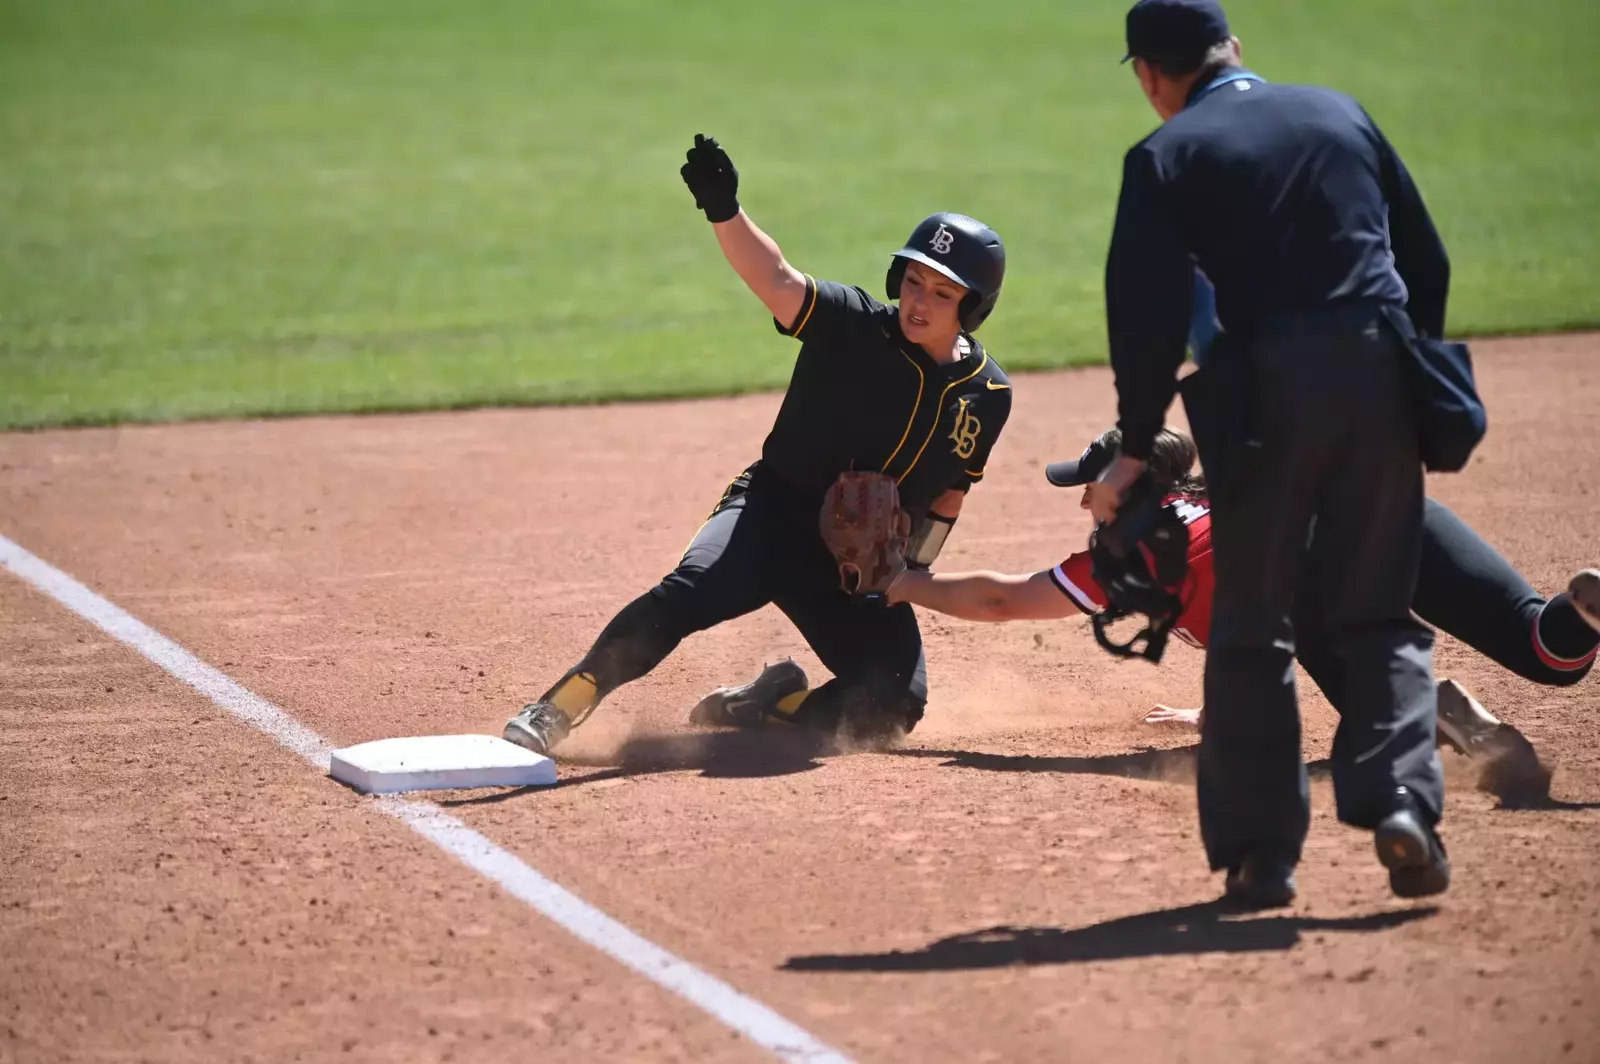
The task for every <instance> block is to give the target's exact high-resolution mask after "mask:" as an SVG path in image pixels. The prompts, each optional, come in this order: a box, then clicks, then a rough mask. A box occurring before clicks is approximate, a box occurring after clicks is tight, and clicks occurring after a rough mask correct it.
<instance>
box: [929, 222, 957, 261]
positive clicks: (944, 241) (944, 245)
mask: <svg viewBox="0 0 1600 1064" xmlns="http://www.w3.org/2000/svg"><path fill="white" fill-rule="evenodd" d="M955 242H956V235H955V234H954V233H952V232H951V231H950V230H949V229H946V228H945V227H944V225H943V223H941V224H940V226H939V228H938V229H937V230H935V231H934V234H933V239H932V240H930V241H928V246H929V247H931V248H933V253H934V254H935V255H948V254H949V253H950V248H951V247H953V246H954V245H955Z"/></svg>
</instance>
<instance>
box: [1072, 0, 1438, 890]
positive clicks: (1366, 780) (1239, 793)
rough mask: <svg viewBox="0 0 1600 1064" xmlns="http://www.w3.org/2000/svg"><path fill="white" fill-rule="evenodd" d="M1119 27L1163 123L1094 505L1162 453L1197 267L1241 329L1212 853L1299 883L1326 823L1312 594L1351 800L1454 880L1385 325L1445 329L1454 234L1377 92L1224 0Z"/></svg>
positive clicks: (1222, 587) (1160, 11)
mask: <svg viewBox="0 0 1600 1064" xmlns="http://www.w3.org/2000/svg"><path fill="white" fill-rule="evenodd" d="M1127 42H1128V56H1127V58H1128V59H1132V60H1133V69H1134V72H1135V74H1137V76H1138V78H1139V85H1140V87H1141V88H1142V89H1143V90H1144V93H1145V96H1146V97H1148V99H1149V100H1150V103H1151V105H1152V106H1153V107H1154V108H1155V110H1156V113H1157V114H1159V115H1160V116H1161V118H1162V121H1163V124H1162V126H1161V127H1160V128H1159V129H1157V130H1156V131H1155V132H1154V133H1152V134H1150V136H1148V137H1146V138H1145V139H1144V140H1143V141H1141V142H1140V143H1139V144H1137V145H1135V146H1134V147H1133V149H1132V150H1130V151H1129V152H1128V154H1127V156H1126V158H1125V160H1124V164H1123V175H1122V192H1121V199H1120V202H1119V204H1118V206H1117V217H1116V226H1115V230H1114V232H1113V235H1112V239H1111V248H1110V251H1109V254H1108V256H1107V262H1106V316H1107V326H1108V332H1109V340H1110V347H1111V363H1112V367H1113V369H1114V370H1115V373H1116V384H1117V397H1118V404H1119V405H1118V412H1119V426H1120V428H1121V429H1122V453H1121V455H1120V456H1119V458H1118V459H1117V460H1116V461H1115V462H1114V463H1113V465H1112V466H1111V467H1110V468H1108V470H1107V471H1106V472H1105V474H1103V476H1102V478H1101V483H1100V484H1099V485H1098V486H1097V488H1096V490H1095V492H1094V493H1093V497H1092V500H1091V507H1092V508H1093V509H1094V510H1095V513H1096V516H1097V517H1098V518H1100V519H1101V520H1106V519H1108V518H1110V517H1111V516H1113V515H1114V514H1115V509H1116V505H1117V503H1118V502H1119V501H1120V499H1121V497H1122V492H1123V491H1125V490H1126V489H1127V487H1128V486H1129V485H1131V484H1132V482H1133V481H1134V480H1135V479H1136V478H1137V477H1138V475H1139V474H1140V473H1141V472H1142V470H1143V469H1144V465H1145V461H1146V459H1147V458H1148V457H1149V454H1150V446H1151V441H1152V439H1153V438H1154V436H1155V434H1156V432H1157V430H1158V429H1159V428H1160V427H1161V425H1162V421H1163V419H1164V417H1165V413H1166V409H1167V407H1168V405H1169V404H1170V403H1171V401H1172V397H1173V394H1174V391H1175V390H1176V388H1177V371H1178V368H1179V366H1180V365H1181V363H1182V362H1183V358H1184V349H1185V342H1186V337H1187V333H1188V329H1189V322H1190V311H1191V305H1192V300H1193V293H1194V290H1195V285H1194V272H1195V270H1196V269H1197V268H1198V269H1199V270H1200V271H1201V272H1202V273H1203V274H1204V275H1205V277H1206V278H1208V279H1209V280H1210V282H1211V284H1212V285H1213V286H1215V289H1216V300H1217V317H1218V319H1219V321H1220V323H1221V326H1222V329H1223V333H1222V336H1221V337H1220V338H1219V340H1218V342H1217V343H1216V345H1215V346H1214V347H1213V348H1212V350H1211V353H1210V356H1209V358H1208V362H1207V365H1206V367H1205V369H1203V370H1202V371H1200V372H1199V373H1198V374H1196V375H1194V376H1192V377H1190V378H1187V379H1186V380H1185V382H1184V385H1183V393H1184V402H1185V406H1186V408H1187V409H1188V413H1189V419H1190V422H1191V425H1192V426H1193V427H1194V429H1195V435H1196V439H1197V442H1198V443H1199V445H1200V452H1201V459H1202V461H1203V462H1204V464H1205V467H1206V473H1207V478H1208V480H1209V481H1210V482H1211V485H1212V504H1213V523H1212V537H1213V546H1214V550H1215V563H1216V581H1217V585H1216V601H1215V606H1214V611H1213V623H1212V630H1211V642H1210V644H1209V648H1208V650H1207V653H1206V671H1205V705H1206V717H1205V723H1204V726H1203V728H1202V731H1201V736H1200V757H1199V807H1200V824H1201V835H1202V837H1203V838H1204V841H1205V847H1206V854H1207V857H1208V858H1209V859H1210V862H1211V867H1212V869H1213V870H1224V869H1225V870H1226V871H1227V886H1226V890H1227V896H1228V897H1229V899H1231V900H1233V901H1236V902H1239V903H1242V904H1245V905H1249V906H1260V907H1267V906H1277V905H1286V904H1289V903H1290V902H1291V901H1292V900H1293V899H1294V896H1295V884H1294V869H1295V866H1296V864H1297V863H1298V862H1299V860H1300V854H1301V847H1302V844H1303V842H1304V840H1305V836H1306V831H1307V829H1308V827H1309V823H1310V801H1309V791H1308V787H1307V782H1306V773H1305V767H1304V764H1303V762H1302V757H1301V750H1300V719H1299V710H1298V706H1297V704H1296V696H1295V684H1294V668H1293V662H1294V654H1295V642H1294V640H1295V632H1294V628H1293V625H1292V624H1291V622H1290V616H1291V613H1292V611H1293V610H1294V609H1295V607H1296V603H1297V596H1299V597H1300V599H1299V601H1300V604H1301V605H1302V606H1305V605H1308V604H1314V606H1315V609H1316V610H1317V616H1319V617H1320V618H1321V620H1322V622H1323V623H1322V624H1321V626H1320V627H1321V632H1320V633H1319V635H1318V637H1317V638H1318V640H1319V646H1318V647H1317V649H1318V650H1320V651H1321V652H1322V653H1323V655H1324V656H1326V657H1327V658H1328V659H1329V660H1331V661H1332V662H1334V663H1335V668H1336V669H1337V670H1338V675H1337V683H1334V684H1331V685H1329V686H1330V687H1332V688H1333V689H1335V690H1337V691H1339V692H1340V694H1339V698H1338V704H1337V705H1336V706H1335V708H1336V709H1337V710H1338V711H1339V714H1340V723H1339V729H1338V733H1337V734H1336V736H1335V738H1334V745H1333V782H1334V791H1335V794H1336V797H1337V804H1338V814H1339V818H1340V819H1341V820H1343V821H1344V822H1345V823H1347V824H1350V825H1353V826H1355V827H1360V828H1365V829H1369V830H1372V831H1374V832H1375V836H1376V848H1377V854H1378V859H1379V860H1380V861H1381V862H1382V863H1383V865H1384V866H1385V867H1386V868H1387V869H1388V870H1389V883H1390V887H1391V889H1392V890H1393V891H1394V892H1395V893H1396V894H1398V895H1400V896H1402V897H1420V896H1423V895H1429V894H1437V893H1440V892H1442V891H1444V890H1445V889H1446V888H1447V887H1448V886H1449V882H1450V865H1449V862H1448V860H1447V858H1446V856H1445V851H1444V847H1443V845H1442V844H1441V842H1440V841H1439V837H1438V834H1437V832H1436V830H1435V825H1436V824H1437V823H1438V821H1439V818H1440V814H1441V811H1442V809H1443V798H1444V782H1443V778H1442V774H1441V769H1440V764H1439V760H1438V755H1437V753H1436V752H1435V746H1434V727H1435V719H1434V717H1435V708H1436V700H1435V693H1434V685H1433V678H1432V657H1433V643H1432V634H1431V632H1430V631H1429V630H1428V629H1427V628H1425V627H1424V626H1423V625H1422V624H1420V623H1418V622H1417V621H1416V620H1414V619H1413V618H1412V616H1411V612H1410V611H1411V601H1412V594H1413V590H1414V588H1415V585H1416V579H1417V564H1418V555H1419V551H1420V543H1421V530H1422V512H1423V511H1422V508H1423V474H1422V464H1421V460H1420V457H1419V444H1418V429H1417V413H1416V410H1415V409H1414V407H1413V402H1412V399H1411V394H1410V392H1409V390H1408V388H1409V382H1408V379H1407V376H1406V373H1407V361H1406V360H1407V358H1408V357H1409V353H1408V348H1407V346H1406V344H1405V342H1404V341H1402V339H1401V338H1400V334H1399V331H1398V326H1393V325H1390V324H1389V323H1390V322H1391V321H1395V320H1397V319H1398V320H1403V319H1404V316H1405V315H1409V317H1410V320H1411V322H1413V323H1414V325H1415V328H1416V330H1417V331H1418V332H1419V333H1422V334H1425V335H1428V336H1433V337H1438V336H1440V335H1441V334H1442V332H1443V329H1444V314H1445V298H1446V295H1447V291H1448V287H1449V262H1448V260H1447V258H1446V256H1445V251H1444V247H1443V246H1442V244H1441V243H1440V240H1439V236H1438V233H1437V232H1436V231H1435V229H1434V226H1433V223H1432V221H1431V220H1430V219H1429V217H1428V212H1427V210H1426V208H1425V207H1424V206H1423V203H1422V199H1421V197H1420V195H1419V194H1418V192H1417V189H1416V186H1415V185H1414V184H1413V183H1412V181H1411V177H1410V175H1409V174H1408V173H1407V172H1406V168H1405V166H1404V165H1403V164H1402V163H1401V162H1400V159H1399V157H1398V156H1397V155H1396V154H1395V152H1394V150H1393V148H1391V147H1390V146H1389V143H1388V141H1387V140H1385V139H1384V136H1383V134H1382V133H1381V132H1380V131H1379V130H1378V127H1377V125H1376V124H1375V123H1374V122H1373V121H1372V119H1371V117H1369V116H1368V115H1367V113H1366V112H1365V111H1364V110H1362V108H1361V107H1360V105H1359V104H1357V103H1356V102H1355V101H1354V100H1352V99H1350V98H1349V97H1347V96H1344V95H1342V94H1340V93H1337V92H1334V91H1332V90H1330V89H1324V88H1315V87H1309V86H1300V85H1274V84H1269V83H1268V82H1266V81H1265V80H1264V79H1262V78H1260V77H1258V76H1257V75H1255V74H1253V73H1251V72H1250V71H1248V70H1246V69H1244V68H1243V67H1242V66H1241V65H1240V48H1239V41H1238V39H1237V38H1235V37H1233V36H1232V35H1231V34H1230V32H1229V29H1228V22H1227V18H1226V16H1225V15H1224V13H1223V11H1222V8H1221V7H1220V6H1219V5H1218V4H1217V3H1216V2H1215V0H1140V2H1139V3H1138V4H1136V5H1135V6H1134V7H1133V8H1132V10H1130V11H1129V12H1128V17H1127ZM1124 61H1126V59H1125V60H1124ZM1308 543H1309V547H1308ZM1302 649H1305V648H1302Z"/></svg>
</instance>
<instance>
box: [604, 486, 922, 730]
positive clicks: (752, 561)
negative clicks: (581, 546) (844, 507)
mask: <svg viewBox="0 0 1600 1064" xmlns="http://www.w3.org/2000/svg"><path fill="white" fill-rule="evenodd" d="M820 510H821V501H820V500H817V501H815V502H814V503H813V502H812V501H810V500H808V499H806V498H804V497H802V496H798V495H797V494H796V493H794V492H792V491H791V490H789V489H788V488H786V487H785V486H784V485H782V483H781V482H778V481H777V480H776V479H775V478H774V477H773V476H772V475H771V473H770V472H769V471H766V470H764V469H763V468H762V466H761V464H760V463H759V462H758V463H756V465H754V466H752V467H751V468H750V469H749V470H746V471H745V473H743V474H741V475H740V476H739V477H738V478H737V479H736V480H735V481H734V482H733V483H732V484H731V485H730V486H729V487H728V490H727V492H726V493H725V494H724V495H723V497H722V500H721V501H720V502H719V503H718V504H717V507H716V509H715V510H714V511H713V512H712V514H711V517H710V518H709V519H708V520H707V521H706V523H705V524H704V525H703V526H702V527H701V529H700V531H699V532H698V533H696V535H695V537H694V540H693V541H692V542H691V543H690V544H689V547H688V549H687V550H686V551H685V552H684V555H683V559H682V561H680V562H679V563H678V567H677V568H676V569H674V570H673V571H672V572H671V573H670V574H668V575H667V576H666V578H664V579H663V580H662V581H661V583H659V584H657V585H656V586H655V587H653V588H651V589H650V590H649V591H648V592H646V593H645V594H643V595H641V596H639V597H638V598H636V599H634V600H633V601H632V602H631V603H629V604H628V605H627V606H625V607H624V608H623V609H622V612H620V613H618V614H617V616H616V617H615V618H613V619H612V621H611V623H610V624H608V625H607V626H606V628H605V630H604V631H602V632H601V633H600V637H599V638H598V639H597V640H595V644H594V646H593V647H592V648H591V649H590V651H589V653H588V654H587V655H585V656H584V659H583V661H582V662H581V663H579V665H578V666H577V668H576V669H575V670H574V671H577V672H585V673H588V674H589V675H590V676H592V677H593V678H594V680H595V683H596V687H597V688H598V690H597V697H599V698H603V697H604V696H605V695H606V694H609V693H610V692H611V691H613V690H615V689H616V688H618V687H620V686H622V685H623V684H625V683H628V682H629V681H631V680H636V679H638V678H639V677H641V676H643V675H645V674H646V673H647V672H649V671H650V670H651V669H653V668H655V667H656V666H657V665H659V664H660V663H661V662H662V660H664V659H665V658H666V657H667V655H668V654H670V653H672V651H673V650H674V649H675V648H676V647H677V646H678V644H679V643H680V642H682V641H683V639H684V638H685V637H686V636H689V635H691V634H693V633H695V632H700V631H704V630H705V629H707V628H713V627H715V626H716V625H719V624H721V623H722V622H724V621H729V620H732V619H733V618H735V617H740V616H743V615H744V614H747V613H752V612H754V611H755V610H758V609H760V608H761V607H762V606H765V605H767V604H768V603H771V604H773V605H775V606H777V607H778V609H780V610H782V611H783V613H784V615H785V616H787V617H788V618H789V620H790V621H791V622H793V624H794V626H795V627H796V628H797V629H799V630H800V634H801V635H802V636H803V637H804V638H805V641H806V642H807V643H808V644H809V645H810V647H811V649H812V650H814V651H816V654H817V657H819V658H820V659H821V660H822V664H823V666H824V667H826V668H827V669H828V670H829V671H830V672H832V673H833V679H831V680H829V681H828V682H827V683H825V684H823V685H822V686H821V687H818V688H816V689H814V690H813V691H812V692H811V693H810V694H809V695H807V696H806V698H805V701H804V702H803V703H801V706H800V708H799V709H798V710H797V711H796V712H795V713H794V714H793V715H792V716H791V717H790V718H788V719H790V720H792V721H793V722H794V723H796V724H800V725H802V726H805V727H808V728H816V729H820V730H827V731H832V730H834V729H836V728H838V727H839V726H840V725H841V724H844V725H846V726H848V727H850V728H851V729H852V730H860V731H863V732H869V733H870V732H875V731H880V730H883V729H885V728H893V727H900V728H904V729H905V730H907V731H909V730H911V728H913V727H914V726H915V725H916V723H917V721H919V720H921V719H922V712H923V707H924V706H925V705H926V703H927V697H928V679H927V667H926V664H925V661H924V657H923V652H922V633H921V632H920V631H919V629H918V628H917V618H916V614H915V613H914V612H912V608H911V607H910V606H909V605H904V604H902V605H898V606H872V605H865V604H862V603H859V602H858V601H856V600H853V599H852V598H851V597H850V596H848V595H846V594H845V593H844V592H843V591H841V590H840V589H839V576H838V569H837V567H836V565H835V562H834V559H833V555H832V554H831V553H829V551H828V548H827V546H826V545H825V544H824V543H823V542H822V536H821V534H820V533H819V532H818V531H817V517H818V514H819V512H820Z"/></svg>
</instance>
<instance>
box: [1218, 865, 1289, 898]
mask: <svg viewBox="0 0 1600 1064" xmlns="http://www.w3.org/2000/svg"><path fill="white" fill-rule="evenodd" d="M1294 898H1295V885H1294V863H1293V862H1292V861H1286V860H1284V859H1283V858H1281V857H1273V856H1268V855H1266V854H1251V855H1250V856H1249V857H1246V858H1245V859H1244V860H1243V861H1242V862H1241V863H1240V864H1239V867H1238V868H1230V869H1229V870H1228V878H1227V880H1226V882H1225V883H1224V885H1223V899H1224V900H1225V901H1228V902H1231V903H1233V904H1234V905H1237V906H1240V907H1242V908H1247V909H1281V908H1283V907H1284V906H1285V905H1292V904H1294Z"/></svg>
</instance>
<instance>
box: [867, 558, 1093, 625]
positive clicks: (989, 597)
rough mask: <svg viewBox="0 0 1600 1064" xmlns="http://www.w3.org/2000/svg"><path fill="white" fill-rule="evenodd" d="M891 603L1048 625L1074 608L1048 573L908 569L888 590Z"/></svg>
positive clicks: (1073, 614) (968, 616)
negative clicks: (1024, 573) (942, 571)
mask: <svg viewBox="0 0 1600 1064" xmlns="http://www.w3.org/2000/svg"><path fill="white" fill-rule="evenodd" d="M889 601H890V602H892V603H900V602H910V603H912V604H913V605H917V606H922V607H924V608H925V609H930V610H934V611H935V612H937V613H946V614H949V615H950V616H952V617H960V618H961V619H963V620H967V621H1048V620H1055V619H1057V618H1061V617H1076V616H1078V614H1079V612H1080V611H1079V609H1078V607H1077V606H1075V605H1073V604H1072V601H1071V600H1070V599H1068V598H1067V596H1065V595H1063V594H1062V593H1061V589H1060V588H1058V587H1056V585H1055V582H1054V581H1052V580H1051V579H1050V574H1049V572H1040V573H1032V574H1030V575H1023V574H1020V573H1017V574H1006V573H925V572H918V571H916V570H915V569H912V570H908V571H907V572H906V573H905V574H904V575H902V576H901V577H900V578H899V579H898V580H896V581H895V583H894V586H893V587H891V588H890V589H889Z"/></svg>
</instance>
